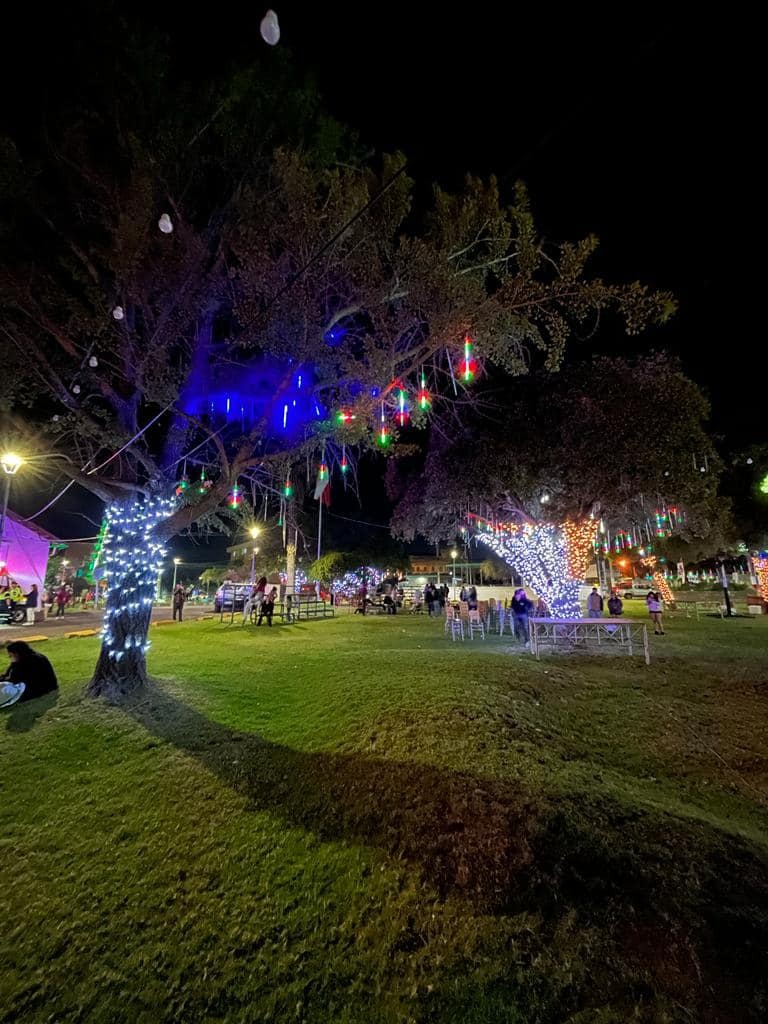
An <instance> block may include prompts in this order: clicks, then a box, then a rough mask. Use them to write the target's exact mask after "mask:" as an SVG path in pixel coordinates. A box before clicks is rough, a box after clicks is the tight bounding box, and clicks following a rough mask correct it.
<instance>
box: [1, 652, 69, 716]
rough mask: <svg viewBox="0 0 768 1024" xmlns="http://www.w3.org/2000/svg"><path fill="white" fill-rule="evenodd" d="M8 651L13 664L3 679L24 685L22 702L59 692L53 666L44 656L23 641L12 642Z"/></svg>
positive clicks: (20, 698)
mask: <svg viewBox="0 0 768 1024" xmlns="http://www.w3.org/2000/svg"><path fill="white" fill-rule="evenodd" d="M7 651H8V654H9V655H10V658H11V664H10V665H9V666H8V668H7V670H6V671H5V673H4V674H3V677H2V678H3V681H4V682H9V683H14V684H16V685H18V684H19V683H24V692H23V693H22V694H21V696H20V697H19V700H20V701H25V700H34V699H35V697H42V696H43V695H44V694H46V693H52V692H53V691H54V690H58V688H59V683H58V680H57V679H56V673H55V672H54V671H53V665H51V663H50V661H48V659H47V658H46V656H45V655H44V654H40V653H39V652H38V651H35V650H33V649H32V648H31V647H30V646H29V644H28V643H25V642H24V641H23V640H12V641H11V643H9V644H8V647H7Z"/></svg>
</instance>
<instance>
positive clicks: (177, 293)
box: [0, 68, 673, 698]
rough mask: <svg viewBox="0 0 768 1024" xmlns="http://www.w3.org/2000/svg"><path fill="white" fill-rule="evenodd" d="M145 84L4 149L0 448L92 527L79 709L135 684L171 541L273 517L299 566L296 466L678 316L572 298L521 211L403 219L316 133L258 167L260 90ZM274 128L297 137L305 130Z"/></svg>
mask: <svg viewBox="0 0 768 1024" xmlns="http://www.w3.org/2000/svg"><path fill="white" fill-rule="evenodd" d="M142 70H143V74H144V77H143V78H142V79H141V81H140V83H139V85H136V82H135V80H134V79H131V81H130V84H123V85H121V86H120V87H119V88H116V89H115V90H114V92H113V93H111V94H110V96H109V103H108V104H105V106H104V108H102V110H101V112H99V111H98V110H97V109H96V108H95V107H91V108H89V109H88V110H87V111H86V112H82V113H77V112H76V113H74V114H73V113H72V112H70V113H69V114H68V116H67V117H66V118H64V119H63V122H62V124H61V125H60V126H59V125H50V124H49V125H46V126H45V131H43V132H40V133H37V134H34V133H32V134H30V133H29V132H28V131H26V130H25V131H24V132H22V133H20V134H19V135H18V137H17V138H13V139H11V138H7V139H5V140H3V141H2V164H1V166H2V175H3V180H4V183H5V197H6V199H5V201H4V202H3V205H2V211H1V213H2V222H1V228H2V230H1V233H0V255H1V257H2V263H1V264H0V303H1V304H2V316H3V326H2V330H3V334H4V338H5V341H6V355H5V372H6V378H5V380H6V393H7V395H8V403H9V408H10V409H11V420H10V425H9V427H8V429H9V430H11V431H12V432H15V439H16V440H18V442H19V444H20V445H21V446H23V447H24V446H25V447H26V450H27V451H29V450H32V449H34V448H36V447H40V448H45V449H54V450H56V451H58V452H61V453H62V454H64V455H65V456H66V457H67V460H68V461H66V462H65V463H64V465H65V466H66V473H67V475H68V477H69V479H70V481H71V482H73V483H76V484H78V485H80V486H82V487H84V488H87V489H88V490H89V491H91V492H93V493H94V494H96V495H97V496H98V497H99V498H101V499H102V500H103V501H104V502H105V504H106V506H107V518H108V521H109V527H110V528H109V537H108V545H107V552H108V554H107V570H108V573H109V581H110V589H109V597H108V603H107V611H106V616H107V618H106V621H105V636H104V642H103V647H102V651H101V655H100V658H99V661H98V664H97V667H96V670H95V673H94V676H93V680H92V683H91V692H92V693H95V694H106V695H108V696H110V697H113V698H116V697H119V696H121V695H124V694H127V693H130V692H132V691H133V690H134V689H135V688H137V687H139V686H141V685H143V684H144V682H145V681H146V650H147V646H148V644H147V627H148V623H149V616H150V611H151V605H152V597H153V588H154V578H155V572H156V567H157V562H158V560H159V558H160V557H161V555H162V547H163V544H164V542H165V541H166V540H167V539H168V538H170V537H172V536H173V535H175V534H178V533H180V532H183V531H188V530H195V529H200V528H202V526H201V524H203V525H206V526H208V525H210V524H212V523H213V524H215V523H221V515H222V510H226V509H227V507H228V506H230V505H231V506H237V505H238V504H239V503H241V502H242V501H243V500H244V499H247V500H249V501H250V500H252V499H256V501H257V502H258V503H259V505H260V504H261V502H262V501H263V500H266V501H267V502H272V503H273V505H272V507H277V506H278V504H279V507H280V509H281V514H282V516H283V518H284V524H285V526H286V539H287V542H288V545H289V548H290V545H291V544H292V536H293V525H292V519H291V516H292V506H293V500H294V499H293V498H292V492H293V489H294V486H295V483H296V479H297V477H298V476H299V474H300V473H302V474H303V473H304V472H305V469H306V467H307V465H308V463H310V462H311V463H312V467H313V468H312V470H311V473H310V475H311V476H314V472H315V470H314V466H315V465H316V464H317V462H319V461H321V460H322V462H323V463H324V465H325V466H327V467H328V468H329V469H331V470H332V469H333V466H334V465H335V464H337V463H340V462H341V461H342V460H343V458H344V457H345V455H346V452H347V451H350V452H352V451H353V449H356V450H359V449H361V448H363V449H364V448H365V447H367V446H374V445H377V444H379V445H381V446H383V447H385V448H390V447H392V446H394V445H396V443H397V441H398V437H399V436H402V435H407V436H406V440H408V441H409V442H410V443H413V442H414V439H415V438H417V436H418V435H417V433H415V432H413V428H414V427H415V428H419V427H420V426H423V425H424V424H425V423H426V422H427V420H428V418H429V415H430V409H431V408H433V407H434V406H435V404H437V406H439V408H440V409H441V410H442V411H443V413H445V411H446V410H449V409H451V410H454V411H456V410H460V409H461V408H462V407H463V405H464V404H465V402H466V396H467V394H468V392H469V391H471V384H472V379H473V378H474V377H475V376H476V375H477V374H478V373H479V372H480V369H481V368H482V365H483V363H484V362H485V363H486V364H487V365H488V366H489V367H491V366H492V367H493V368H494V372H496V373H498V374H502V375H515V374H517V373H520V372H522V371H524V370H525V369H526V368H527V367H528V363H529V359H530V357H531V354H534V356H535V357H536V358H537V359H540V360H541V361H543V362H545V363H546V364H547V365H549V366H550V367H554V366H556V365H557V364H558V362H559V360H560V358H561V356H562V353H563V351H564V349H565V346H566V343H567V341H568V338H569V335H570V333H571V330H572V329H573V327H574V326H576V325H578V324H580V323H582V322H584V321H585V320H587V319H589V318H591V317H593V316H595V315H596V314H597V313H599V312H601V311H612V312H614V313H616V314H618V315H619V316H620V317H621V318H622V319H623V321H624V322H625V325H626V328H627V330H629V331H632V332H635V331H639V330H641V329H642V328H643V327H645V326H646V324H648V323H649V322H650V321H658V320H661V319H663V318H664V317H666V316H667V315H668V314H669V313H670V312H671V309H672V305H673V304H672V301H671V299H670V297H669V296H668V295H666V294H657V293H653V292H650V291H648V290H647V289H646V288H644V287H643V286H641V285H640V284H637V283H635V284H631V285H626V286H616V285H611V284H607V283H605V282H603V281H601V280H599V279H596V278H592V277H589V276H588V273H587V261H588V258H589V256H590V255H591V253H592V252H593V250H594V248H595V244H596V243H595V240H594V239H592V238H588V239H586V240H584V241H582V242H580V243H576V244H564V245H559V246H554V245H548V244H545V243H544V242H543V241H542V239H541V238H540V236H539V235H538V233H537V231H536V228H535V225H534V222H533V218H532V215H531V212H530V209H529V206H528V201H527V198H526V196H525V193H524V192H523V191H522V190H519V191H518V193H517V195H516V197H515V200H514V202H513V204H512V205H509V206H505V205H504V204H503V203H502V202H501V199H500V196H499V192H498V188H497V186H496V183H495V182H494V181H490V182H487V183H483V182H480V181H477V180H474V179H473V180H469V181H468V182H467V185H466V188H465V190H464V191H463V192H462V193H461V194H459V195H449V194H446V193H444V192H442V191H440V190H436V191H435V196H434V202H433V203H432V204H431V207H430V208H429V209H428V210H420V209H415V208H414V204H413V192H412V183H411V181H410V180H409V179H408V178H407V177H406V175H405V174H404V173H403V170H402V160H401V159H400V158H391V159H384V160H382V161H380V162H379V164H378V165H377V168H376V169H374V168H373V167H372V166H355V165H354V164H350V163H345V164H343V165H342V164H334V163H333V162H332V161H331V160H329V153H330V152H331V149H332V147H329V144H328V141H327V137H328V131H327V126H326V125H325V123H324V122H322V119H319V118H317V117H315V118H314V120H313V119H312V118H310V119H309V123H310V124H311V126H312V129H313V132H314V138H315V142H314V143H313V145H312V146H309V147H308V146H306V145H304V146H303V147H298V146H297V145H296V143H297V142H298V139H293V140H291V138H287V139H286V141H287V142H288V143H291V142H293V144H291V145H286V146H284V147H283V148H281V149H279V150H278V151H276V152H274V153H272V152H271V151H269V152H268V151H267V150H266V147H265V145H264V142H263V140H262V138H261V134H260V131H259V128H260V126H261V125H262V124H267V123H269V124H270V125H271V128H270V131H265V132H264V136H265V137H266V138H267V139H269V140H272V141H275V140H276V137H277V140H278V141H279V137H280V133H279V132H275V131H274V125H273V122H272V120H271V119H270V118H266V115H265V114H264V110H265V109H266V107H267V106H268V97H265V96H264V94H263V86H262V85H261V84H260V83H261V81H262V80H261V79H260V78H259V76H258V75H255V76H254V75H250V76H249V75H247V74H239V75H237V76H235V77H234V78H230V79H227V80H226V81H225V82H223V83H221V84H220V85H219V86H218V87H217V90H215V91H213V92H211V91H208V92H206V93H205V94H204V95H202V96H191V95H185V96H184V97H179V96H169V95H168V93H167V92H166V93H165V94H164V95H163V104H162V109H158V103H157V100H156V98H155V97H154V96H153V94H152V86H153V84H154V88H155V90H157V89H159V88H161V84H160V83H158V82H154V83H153V79H152V75H151V74H147V73H146V68H143V69H142ZM254 94H256V95H257V96H258V97H259V99H260V105H258V106H257V107H256V109H257V110H258V111H260V114H259V118H257V123H256V124H254V123H253V118H252V116H251V114H250V113H249V111H250V109H251V106H252V100H253V96H254ZM179 99H183V103H182V104H181V107H180V106H179V104H178V103H177V102H176V101H177V100H179ZM275 103H276V104H278V105H279V106H280V108H281V110H283V111H284V118H285V120H286V121H288V122H290V120H291V118H292V117H293V116H294V113H295V107H296V104H294V103H291V102H289V101H288V99H286V97H285V96H284V95H283V94H282V93H278V94H277V95H276V96H275ZM180 109H181V110H182V113H178V111H179V110H180ZM167 110H170V111H171V115H170V116H169V115H167V114H166V111H167ZM265 118H266V120H265ZM294 134H301V136H302V138H305V137H306V135H307V132H306V131H303V132H302V133H294ZM331 134H332V135H333V133H331ZM286 135H288V136H289V135H290V133H289V132H283V133H282V136H283V138H285V136H286ZM269 148H270V150H271V147H269ZM417 391H420V393H421V398H420V400H419V401H415V400H414V396H415V395H416V392H417ZM401 392H402V394H401ZM404 396H405V397H404Z"/></svg>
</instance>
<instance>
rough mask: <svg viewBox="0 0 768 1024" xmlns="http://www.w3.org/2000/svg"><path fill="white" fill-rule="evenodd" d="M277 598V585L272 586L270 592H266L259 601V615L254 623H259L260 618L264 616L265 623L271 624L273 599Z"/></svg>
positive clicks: (273, 606) (273, 609)
mask: <svg viewBox="0 0 768 1024" xmlns="http://www.w3.org/2000/svg"><path fill="white" fill-rule="evenodd" d="M276 599H277V587H272V589H271V590H270V592H269V593H268V594H266V595H265V596H264V597H263V599H262V600H261V601H260V603H259V617H258V619H257V620H256V625H257V626H260V625H261V620H262V619H264V618H266V620H267V625H268V626H271V625H272V615H273V613H274V611H275V601H276Z"/></svg>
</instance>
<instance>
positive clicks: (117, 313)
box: [112, 306, 125, 320]
mask: <svg viewBox="0 0 768 1024" xmlns="http://www.w3.org/2000/svg"><path fill="white" fill-rule="evenodd" d="M124 316H125V310H124V309H123V307H122V306H115V308H114V309H113V310H112V317H113V319H115V320H122V319H123V317H124Z"/></svg>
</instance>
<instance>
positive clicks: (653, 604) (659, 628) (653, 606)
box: [645, 590, 664, 636]
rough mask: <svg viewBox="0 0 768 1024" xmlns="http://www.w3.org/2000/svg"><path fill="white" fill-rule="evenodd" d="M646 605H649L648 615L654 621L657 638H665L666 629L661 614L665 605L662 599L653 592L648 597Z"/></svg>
mask: <svg viewBox="0 0 768 1024" xmlns="http://www.w3.org/2000/svg"><path fill="white" fill-rule="evenodd" d="M645 603H646V604H647V605H648V614H649V615H650V616H651V620H652V621H653V632H654V633H655V635H656V636H664V627H663V625H662V622H661V613H662V612H663V610H664V605H663V604H662V601H661V598H660V597H659V595H658V594H657V593H655V592H654V591H653V590H652V591H651V592H650V594H649V595H648V597H646V599H645Z"/></svg>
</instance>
